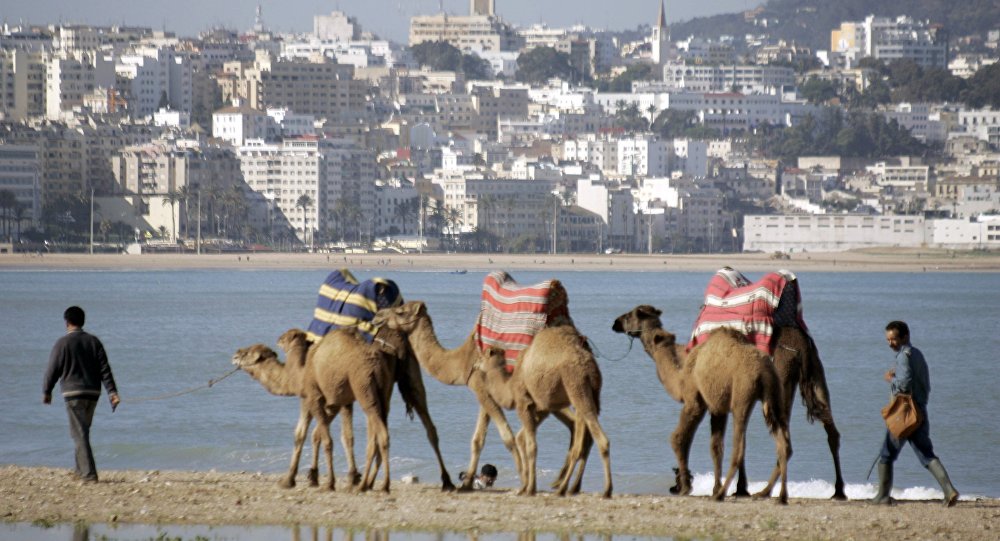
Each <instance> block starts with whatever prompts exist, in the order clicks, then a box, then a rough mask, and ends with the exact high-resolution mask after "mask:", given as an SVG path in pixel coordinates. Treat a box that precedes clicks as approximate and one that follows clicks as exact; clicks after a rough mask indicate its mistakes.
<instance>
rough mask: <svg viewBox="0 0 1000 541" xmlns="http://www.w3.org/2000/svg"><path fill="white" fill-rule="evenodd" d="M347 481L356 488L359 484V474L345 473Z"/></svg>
mask: <svg viewBox="0 0 1000 541" xmlns="http://www.w3.org/2000/svg"><path fill="white" fill-rule="evenodd" d="M347 479H348V480H349V481H350V483H351V485H352V486H356V485H357V484H358V483H360V482H361V474H360V473H358V471H357V470H352V471H349V472H347Z"/></svg>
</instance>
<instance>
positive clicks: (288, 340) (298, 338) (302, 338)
mask: <svg viewBox="0 0 1000 541" xmlns="http://www.w3.org/2000/svg"><path fill="white" fill-rule="evenodd" d="M305 345H308V339H307V338H306V333H305V332H304V331H303V330H301V329H288V330H287V331H285V332H284V333H283V334H282V335H281V336H279V337H278V347H279V348H281V349H283V350H284V351H285V353H288V351H289V350H291V349H292V348H293V347H296V346H305Z"/></svg>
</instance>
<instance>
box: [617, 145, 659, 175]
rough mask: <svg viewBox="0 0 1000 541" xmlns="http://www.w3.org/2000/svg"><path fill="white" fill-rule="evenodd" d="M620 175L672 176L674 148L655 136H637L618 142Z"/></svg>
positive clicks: (618, 171)
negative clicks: (671, 166) (671, 167)
mask: <svg viewBox="0 0 1000 541" xmlns="http://www.w3.org/2000/svg"><path fill="white" fill-rule="evenodd" d="M617 153H618V159H617V162H618V170H617V173H618V174H620V175H627V176H633V177H649V176H666V175H668V174H670V165H671V156H672V154H673V147H672V145H671V142H670V141H662V140H660V138H659V137H656V136H653V135H636V136H634V137H629V138H622V139H618V141H617Z"/></svg>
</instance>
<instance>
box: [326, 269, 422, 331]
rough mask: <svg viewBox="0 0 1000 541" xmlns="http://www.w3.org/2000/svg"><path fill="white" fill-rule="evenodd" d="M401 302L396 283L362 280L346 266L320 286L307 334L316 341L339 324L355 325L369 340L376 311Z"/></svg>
mask: <svg viewBox="0 0 1000 541" xmlns="http://www.w3.org/2000/svg"><path fill="white" fill-rule="evenodd" d="M400 304H403V296H402V295H401V294H400V293H399V286H397V285H396V282H393V281H392V280H388V279H386V278H372V279H370V280H365V281H363V282H358V279H357V278H355V277H354V275H352V274H351V272H350V271H349V270H347V269H340V270H336V271H333V272H331V273H330V274H329V276H327V277H326V280H325V281H324V282H323V285H322V286H320V288H319V297H318V298H317V299H316V309H315V310H314V311H313V319H312V323H310V324H309V331H308V332H307V335H308V337H309V340H311V341H313V342H318V341H319V340H320V339H321V338H323V337H324V336H326V333H328V332H330V331H332V330H334V329H338V328H340V327H357V328H358V330H359V331H361V334H362V335H364V337H365V340H368V342H369V343H371V342H372V337H373V335H374V334H375V327H374V326H372V324H371V320H372V318H373V317H375V312H377V311H379V310H381V309H382V308H391V307H394V306H399V305H400Z"/></svg>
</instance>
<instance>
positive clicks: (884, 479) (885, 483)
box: [870, 462, 892, 505]
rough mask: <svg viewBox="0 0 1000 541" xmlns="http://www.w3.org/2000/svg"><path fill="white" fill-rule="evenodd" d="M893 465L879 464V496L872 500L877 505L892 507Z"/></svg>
mask: <svg viewBox="0 0 1000 541" xmlns="http://www.w3.org/2000/svg"><path fill="white" fill-rule="evenodd" d="M890 492H892V464H882V463H881V462H879V463H878V494H876V495H875V497H874V498H872V499H871V500H870V502H871V503H873V504H875V505H892V498H891V497H890V496H889V493H890Z"/></svg>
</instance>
